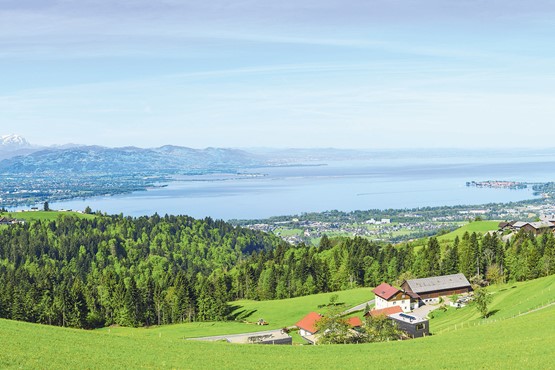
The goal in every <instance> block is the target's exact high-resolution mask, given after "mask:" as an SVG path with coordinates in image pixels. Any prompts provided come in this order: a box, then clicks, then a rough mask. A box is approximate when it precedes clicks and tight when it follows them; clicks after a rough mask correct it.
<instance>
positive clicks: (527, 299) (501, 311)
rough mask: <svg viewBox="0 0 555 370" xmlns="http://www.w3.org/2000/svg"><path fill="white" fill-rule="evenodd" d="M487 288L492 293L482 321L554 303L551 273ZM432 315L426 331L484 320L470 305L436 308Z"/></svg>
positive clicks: (553, 279)
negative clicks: (444, 309) (485, 316)
mask: <svg viewBox="0 0 555 370" xmlns="http://www.w3.org/2000/svg"><path fill="white" fill-rule="evenodd" d="M488 291H489V292H490V293H491V294H492V298H493V300H492V303H491V304H490V305H489V311H490V315H489V317H488V319H487V320H485V321H486V322H487V321H499V320H505V319H507V318H511V317H514V316H515V315H519V314H521V313H524V312H527V311H529V310H531V309H535V308H536V307H539V306H544V305H546V304H547V303H551V302H555V275H552V276H548V277H545V278H541V279H536V280H532V281H527V282H521V283H510V284H502V285H497V286H495V285H494V286H491V287H489V288H488ZM433 314H434V318H433V319H432V320H431V321H430V330H431V331H432V332H433V333H435V334H437V333H441V332H443V331H448V330H453V329H454V328H455V327H456V326H457V327H460V326H462V325H463V324H464V325H467V326H472V325H477V324H479V323H484V320H482V319H480V317H479V314H478V311H477V310H476V309H475V308H474V307H472V306H467V307H464V308H460V309H455V308H451V307H450V308H449V309H448V310H447V311H446V312H443V311H440V310H436V311H434V313H433ZM553 335H555V328H554V334H553Z"/></svg>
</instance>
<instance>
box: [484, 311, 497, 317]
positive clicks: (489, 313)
mask: <svg viewBox="0 0 555 370" xmlns="http://www.w3.org/2000/svg"><path fill="white" fill-rule="evenodd" d="M498 312H499V310H492V311H490V312H488V314H487V315H486V318H487V319H489V318H490V317H492V316H493V315H495V314H496V313H498Z"/></svg>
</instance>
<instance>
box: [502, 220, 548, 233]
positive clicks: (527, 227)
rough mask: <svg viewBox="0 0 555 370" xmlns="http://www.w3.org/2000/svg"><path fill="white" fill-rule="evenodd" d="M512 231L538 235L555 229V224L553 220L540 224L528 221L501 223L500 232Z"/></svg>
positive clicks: (539, 222) (540, 222)
mask: <svg viewBox="0 0 555 370" xmlns="http://www.w3.org/2000/svg"><path fill="white" fill-rule="evenodd" d="M507 229H509V230H512V231H516V232H518V231H521V230H522V231H525V232H531V233H534V234H536V235H538V234H541V233H544V232H547V231H550V230H553V229H555V222H553V221H551V220H543V221H538V222H527V221H511V222H500V223H499V230H501V231H504V230H507Z"/></svg>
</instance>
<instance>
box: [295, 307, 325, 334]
mask: <svg viewBox="0 0 555 370" xmlns="http://www.w3.org/2000/svg"><path fill="white" fill-rule="evenodd" d="M321 318H322V315H320V314H319V313H317V312H311V313H309V314H308V315H306V316H305V317H303V318H302V319H301V320H300V321H299V322H298V323H296V324H295V325H297V327H298V328H299V329H303V330H306V331H308V332H311V333H313V334H314V333H316V332H317V331H318V330H317V329H316V323H317V322H318V321H319V320H320V319H321Z"/></svg>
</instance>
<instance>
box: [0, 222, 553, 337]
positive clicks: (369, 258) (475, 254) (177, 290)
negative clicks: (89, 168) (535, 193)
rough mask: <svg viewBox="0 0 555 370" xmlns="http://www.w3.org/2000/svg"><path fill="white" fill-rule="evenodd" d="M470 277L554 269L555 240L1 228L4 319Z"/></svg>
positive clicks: (125, 311)
mask: <svg viewBox="0 0 555 370" xmlns="http://www.w3.org/2000/svg"><path fill="white" fill-rule="evenodd" d="M458 272H463V273H464V274H465V275H466V276H467V277H469V278H472V280H474V281H477V282H483V281H486V280H487V281H493V282H501V281H506V280H518V281H521V280H527V279H533V278H537V277H540V276H546V275H550V274H553V273H554V272H555V239H554V237H553V234H551V233H546V234H543V235H541V236H538V237H535V236H534V235H532V234H526V233H524V232H521V233H519V234H517V235H516V236H515V237H513V238H512V239H511V241H510V242H502V240H501V239H500V238H499V236H498V235H497V234H493V235H490V234H486V235H484V236H481V235H478V234H475V233H473V234H468V233H466V234H464V235H463V236H462V237H461V238H460V239H459V238H457V239H455V241H454V242H453V243H451V244H450V245H447V246H445V247H443V248H442V247H441V246H440V243H439V242H438V240H437V239H436V238H434V237H432V238H430V239H428V243H427V245H425V246H423V247H414V246H412V245H411V244H410V243H405V244H403V245H399V246H393V245H384V244H380V243H377V242H372V241H369V240H367V239H364V238H360V237H355V238H334V239H330V238H328V237H326V236H324V237H323V238H322V239H321V241H320V244H319V246H318V247H314V246H306V245H299V246H292V245H289V244H287V243H285V242H283V241H282V240H280V239H278V238H277V237H275V236H273V235H271V234H266V233H262V232H258V231H253V230H248V229H243V228H241V227H234V226H232V225H230V224H228V223H225V222H223V221H214V220H212V219H210V218H207V219H204V220H195V219H192V218H190V217H187V216H165V217H160V216H158V215H154V216H151V217H139V218H132V217H123V216H110V217H96V218H94V219H90V220H89V219H80V218H76V217H72V216H62V217H60V218H59V219H57V220H55V221H33V222H30V223H27V224H25V225H13V226H11V227H9V228H5V229H4V230H2V231H0V282H1V283H2V284H0V317H2V318H9V319H15V320H24V321H30V322H39V323H44V324H51V325H60V326H70V327H78V328H95V327H102V326H106V325H112V324H118V325H123V326H144V325H147V326H148V325H160V324H169V323H180V322H189V321H208V320H225V319H229V318H233V316H232V312H231V306H230V305H229V304H228V302H230V301H233V300H236V299H256V300H270V299H282V298H290V297H297V296H302V295H308V294H314V293H320V292H330V291H337V290H342V289H349V288H355V287H361V286H376V285H378V284H380V283H381V282H383V281H387V282H390V283H394V284H398V285H399V284H400V283H401V282H402V280H403V279H408V278H415V277H427V276H434V275H441V274H451V273H458Z"/></svg>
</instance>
